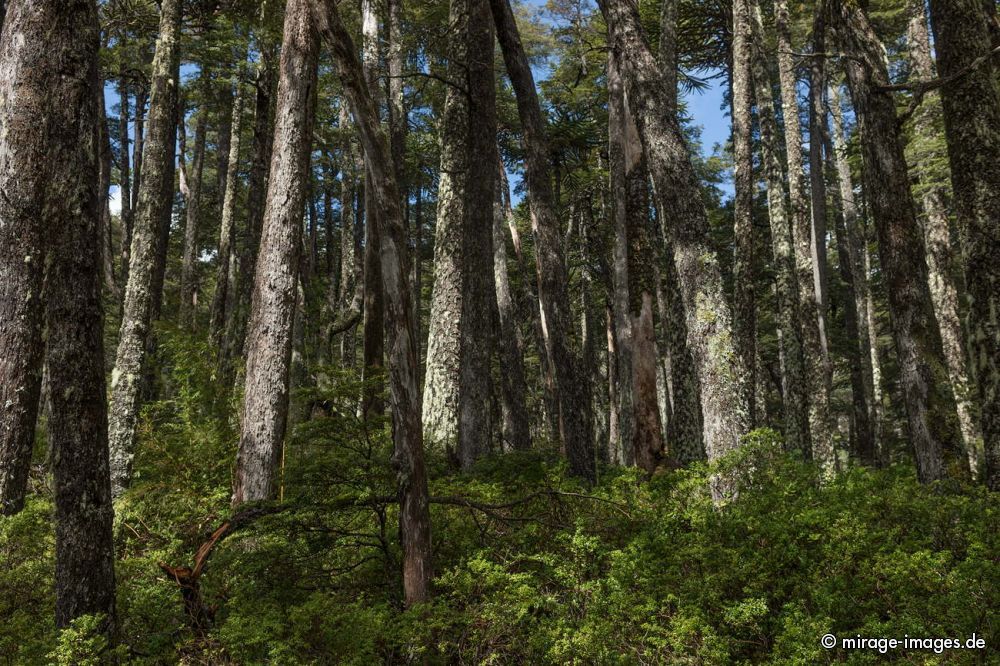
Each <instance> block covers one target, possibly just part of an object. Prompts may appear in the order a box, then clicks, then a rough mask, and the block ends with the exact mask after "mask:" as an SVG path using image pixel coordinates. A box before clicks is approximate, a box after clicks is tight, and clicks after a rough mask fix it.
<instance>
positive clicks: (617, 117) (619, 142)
mask: <svg viewBox="0 0 1000 666" xmlns="http://www.w3.org/2000/svg"><path fill="white" fill-rule="evenodd" d="M608 58H609V60H608V91H609V99H610V101H609V114H608V124H609V128H608V135H609V137H610V142H611V143H610V146H609V151H608V152H609V167H610V170H611V174H612V176H611V177H612V198H613V201H614V206H613V211H614V216H615V229H616V241H615V264H616V266H615V277H616V278H617V279H616V282H623V283H624V284H621V285H619V284H616V285H615V291H616V299H618V300H620V299H622V298H624V302H623V303H621V304H620V305H618V309H619V310H622V312H621V313H620V315H619V317H620V319H621V321H620V322H619V328H620V331H619V335H618V338H619V344H618V351H619V356H620V358H621V359H627V362H625V363H621V364H620V365H619V370H618V372H619V377H621V378H622V379H624V380H625V381H627V382H628V384H629V386H628V387H626V388H623V389H622V390H621V393H622V394H624V395H627V396H628V399H627V400H622V401H621V414H620V416H619V418H620V419H621V421H620V422H619V429H620V432H619V438H620V444H619V446H621V447H622V450H623V451H625V450H627V451H628V452H629V453H628V458H631V459H632V460H633V461H634V463H635V464H636V465H638V466H639V467H641V468H642V469H643V470H644V471H645V472H646V473H647V474H652V472H653V471H654V470H655V468H656V465H657V464H658V462H659V459H660V457H661V455H662V449H663V430H662V425H661V422H660V413H659V406H658V403H657V400H658V398H657V395H656V368H657V353H656V334H655V330H654V326H653V298H654V295H655V293H656V286H655V278H654V271H653V266H652V264H651V263H650V262H649V256H650V255H651V254H652V253H653V244H652V239H651V236H652V233H651V227H652V221H651V220H650V219H649V208H650V207H649V186H648V184H647V183H648V172H647V170H646V160H645V159H644V157H643V155H642V144H641V142H640V140H639V134H638V129H637V128H636V125H635V121H634V119H633V118H632V116H631V111H630V109H629V106H628V96H627V94H626V93H625V90H624V89H623V85H622V81H621V75H620V70H621V66H620V63H619V62H617V60H616V53H615V52H614V51H612V52H610V53H609V55H608ZM623 260H624V265H621V263H622V261H623ZM623 278H624V280H623ZM619 292H620V293H619ZM623 306H624V307H623ZM626 424H627V426H626ZM623 426H625V427H623Z"/></svg>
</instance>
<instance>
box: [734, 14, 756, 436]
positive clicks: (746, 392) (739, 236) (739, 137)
mask: <svg viewBox="0 0 1000 666" xmlns="http://www.w3.org/2000/svg"><path fill="white" fill-rule="evenodd" d="M751 39H752V36H751V26H750V2H749V0H734V1H733V41H732V67H731V69H730V72H731V73H732V76H731V81H732V84H731V89H730V115H731V117H732V123H733V184H734V187H735V197H734V198H733V236H734V238H735V251H734V254H733V335H734V336H735V339H734V342H735V344H736V353H738V354H739V355H740V357H741V358H742V360H743V365H744V366H745V367H746V369H747V373H746V375H745V376H743V377H741V378H740V381H741V382H742V391H743V398H744V400H745V401H746V403H747V409H748V410H749V418H750V425H751V426H756V425H757V423H758V418H757V405H756V400H755V397H756V396H755V393H754V390H755V387H756V383H757V382H756V376H755V373H756V369H757V363H756V359H757V311H756V299H755V294H754V284H755V279H754V254H755V252H754V247H755V245H756V243H755V241H754V231H753V202H754V190H756V188H757V181H756V180H755V179H754V175H753V149H752V145H751V144H752V141H751V117H750V115H751V107H752V105H753V98H752V91H751V83H750V76H751V74H750V59H751V53H750V42H751Z"/></svg>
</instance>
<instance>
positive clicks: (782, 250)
mask: <svg viewBox="0 0 1000 666" xmlns="http://www.w3.org/2000/svg"><path fill="white" fill-rule="evenodd" d="M750 4H751V7H750V9H751V21H752V26H753V32H754V52H753V56H752V59H751V69H752V72H753V78H754V89H755V93H756V99H757V116H758V119H759V120H758V123H759V125H760V149H761V162H762V163H763V167H764V177H765V180H766V182H767V211H768V221H769V222H770V228H771V254H772V256H773V257H774V275H775V278H774V279H775V288H776V295H777V301H778V330H779V331H780V332H781V335H780V337H779V354H780V359H781V372H782V376H781V399H782V406H783V407H784V414H783V417H784V427H783V432H784V435H785V448H786V449H787V450H790V451H802V452H803V453H806V452H808V451H810V450H811V449H810V447H809V417H808V414H809V404H808V398H807V395H806V378H805V368H804V367H803V361H802V326H801V322H800V321H799V293H798V282H797V279H796V273H795V252H794V249H793V248H794V239H793V237H792V227H791V224H790V221H789V218H788V209H787V207H786V204H785V174H784V170H783V167H782V164H781V154H780V149H779V147H778V142H779V141H780V138H779V137H780V134H779V131H778V123H777V116H776V114H775V108H774V99H773V97H772V95H773V93H772V87H771V78H770V75H769V74H768V71H767V61H766V51H765V46H764V29H763V22H762V20H761V16H760V5H759V4H758V3H757V2H756V0H751V3H750Z"/></svg>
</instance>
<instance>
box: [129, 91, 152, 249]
mask: <svg viewBox="0 0 1000 666" xmlns="http://www.w3.org/2000/svg"><path fill="white" fill-rule="evenodd" d="M148 102H149V88H148V87H147V86H146V85H143V84H140V86H139V90H138V91H137V92H136V94H135V141H133V142H132V164H133V165H135V166H134V169H133V170H132V216H133V221H132V222H133V225H134V224H135V219H134V217H135V213H136V209H137V208H138V207H139V189H140V185H142V153H143V151H144V150H145V147H146V104H147V103H148ZM131 250H132V243H131V236H130V237H129V251H130V252H131ZM129 263H130V264H131V262H129Z"/></svg>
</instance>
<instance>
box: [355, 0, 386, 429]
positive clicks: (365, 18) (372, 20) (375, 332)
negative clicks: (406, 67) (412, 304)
mask: <svg viewBox="0 0 1000 666" xmlns="http://www.w3.org/2000/svg"><path fill="white" fill-rule="evenodd" d="M378 32H379V26H378V15H377V14H376V13H375V2H374V0H361V33H362V44H361V63H362V66H363V68H364V75H365V81H366V82H367V84H368V90H370V91H371V93H372V95H373V96H374V99H375V105H376V108H377V107H378V105H379V104H380V102H381V97H382V96H381V95H380V94H379V90H380V88H379V82H378V67H379V59H380V57H379V55H380V54H379V36H378ZM370 160H371V158H370V157H369V156H368V153H367V152H366V153H365V255H364V274H365V282H364V286H365V291H364V294H365V299H364V303H365V310H364V339H363V340H362V352H363V360H364V363H363V365H362V375H363V376H364V377H366V378H368V377H370V376H371V375H372V374H374V375H376V376H378V375H379V374H380V373H381V372H382V368H383V365H384V362H383V358H382V357H383V356H384V348H385V303H384V301H385V295H384V293H383V290H384V287H383V284H382V262H381V257H380V254H381V246H382V240H381V237H380V229H381V224H382V223H381V221H380V220H379V219H378V218H379V216H380V215H381V214H382V211H381V210H380V209H379V207H378V206H377V205H375V198H374V190H375V185H373V184H372V182H371V181H372V175H371V173H370V171H371V169H370V166H369V162H370ZM379 385H381V382H379ZM381 394H382V391H381V389H380V388H378V387H376V386H372V387H371V388H368V389H366V391H365V395H364V397H363V399H362V406H361V413H362V414H366V415H367V414H374V415H378V414H381V413H382V412H384V411H385V406H384V405H383V404H382V398H381Z"/></svg>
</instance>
